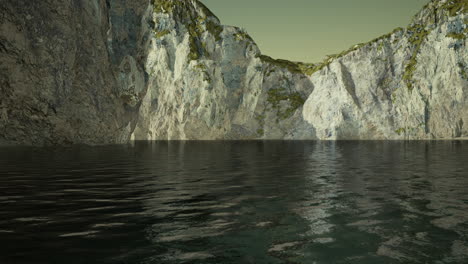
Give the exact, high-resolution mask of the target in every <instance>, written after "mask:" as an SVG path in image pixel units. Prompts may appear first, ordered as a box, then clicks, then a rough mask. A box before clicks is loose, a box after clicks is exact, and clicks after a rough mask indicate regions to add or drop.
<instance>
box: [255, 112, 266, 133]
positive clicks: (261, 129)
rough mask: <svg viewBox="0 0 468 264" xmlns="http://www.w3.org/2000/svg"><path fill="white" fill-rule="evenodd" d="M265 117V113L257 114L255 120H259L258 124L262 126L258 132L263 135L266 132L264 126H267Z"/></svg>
mask: <svg viewBox="0 0 468 264" xmlns="http://www.w3.org/2000/svg"><path fill="white" fill-rule="evenodd" d="M265 118H266V116H265V115H264V114H262V115H255V120H257V122H258V125H259V127H260V128H259V129H257V134H258V135H259V136H263V135H264V134H265V130H264V129H263V127H264V126H265Z"/></svg>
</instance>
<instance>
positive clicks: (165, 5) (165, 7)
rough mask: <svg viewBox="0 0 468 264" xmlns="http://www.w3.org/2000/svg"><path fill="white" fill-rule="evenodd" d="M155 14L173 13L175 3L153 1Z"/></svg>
mask: <svg viewBox="0 0 468 264" xmlns="http://www.w3.org/2000/svg"><path fill="white" fill-rule="evenodd" d="M153 6H154V12H156V13H164V14H167V13H171V12H172V10H173V7H174V2H173V1H169V0H153Z"/></svg>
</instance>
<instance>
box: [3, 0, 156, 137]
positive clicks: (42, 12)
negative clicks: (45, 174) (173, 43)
mask: <svg viewBox="0 0 468 264" xmlns="http://www.w3.org/2000/svg"><path fill="white" fill-rule="evenodd" d="M124 2H130V1H104V0H101V1H99V0H98V1H73V0H49V1H26V0H1V5H0V69H1V70H0V84H1V86H0V87H1V96H0V139H3V140H4V141H8V142H16V143H22V144H37V145H41V144H66V143H87V144H100V143H121V142H126V141H128V139H129V137H130V133H131V131H132V130H133V127H134V124H135V120H136V118H137V109H138V108H137V103H135V102H133V101H134V98H133V94H134V91H138V89H141V87H140V86H141V85H144V82H145V75H144V72H143V71H142V70H141V69H142V66H141V65H142V63H141V61H142V58H141V56H142V54H143V53H142V51H141V50H142V49H141V45H140V42H139V41H138V40H139V38H142V36H141V35H142V33H141V32H140V31H141V29H142V27H143V26H142V23H141V16H142V14H141V13H143V12H144V11H146V8H147V5H146V4H144V2H145V1H132V3H129V4H125V3H124ZM136 2H140V5H137V4H136ZM124 4H125V8H123V5H124ZM132 89H133V90H132Z"/></svg>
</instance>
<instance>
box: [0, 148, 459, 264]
mask: <svg viewBox="0 0 468 264" xmlns="http://www.w3.org/2000/svg"><path fill="white" fill-rule="evenodd" d="M467 171H468V142H460V141H453V142H452V141H445V142H409V143H408V142H406V143H405V142H294V141H293V142H283V141H278V142H275V141H270V142H255V141H251V142H137V143H135V145H128V146H104V147H73V148H61V149H46V148H24V147H4V148H0V175H1V177H0V206H1V210H0V243H1V245H2V247H1V248H0V263H7V264H8V263H142V264H147V263H148V264H149V263H468V173H467Z"/></svg>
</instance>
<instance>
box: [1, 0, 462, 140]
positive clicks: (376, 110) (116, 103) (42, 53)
mask: <svg viewBox="0 0 468 264" xmlns="http://www.w3.org/2000/svg"><path fill="white" fill-rule="evenodd" d="M4 2H6V4H5V5H2V6H1V7H0V10H1V12H2V14H3V15H2V16H0V23H1V27H0V41H1V42H0V44H1V45H0V58H1V60H0V68H1V69H2V71H1V72H0V84H1V93H2V96H1V97H0V142H2V141H4V142H16V143H26V144H57V143H58V144H61V143H88V144H101V143H123V142H127V141H128V140H130V139H137V140H155V139H163V140H166V139H436V138H454V137H467V136H468V104H467V98H468V77H467V71H468V69H467V67H468V64H467V56H468V55H467V52H466V36H467V23H468V22H467V19H468V17H467V15H466V10H467V7H466V6H464V5H466V3H465V2H466V1H464V0H456V1H453V0H452V1H444V0H443V1H432V2H430V3H429V4H428V5H427V6H426V7H425V8H424V9H423V10H422V11H421V12H420V13H419V14H418V15H417V16H416V17H415V18H414V20H413V22H412V23H411V25H410V26H408V28H406V29H397V30H395V31H394V32H392V33H390V34H388V35H385V36H382V37H380V38H377V39H375V40H373V41H371V42H369V43H365V44H358V45H356V46H354V47H352V48H351V49H350V50H348V51H345V52H343V53H342V54H338V55H332V56H330V57H329V58H328V59H327V60H326V61H324V62H322V63H317V64H306V63H297V62H289V61H284V60H273V59H271V58H270V57H268V56H265V55H262V54H261V52H260V50H259V48H258V47H257V45H256V44H255V42H254V40H252V38H251V37H250V36H249V35H248V34H247V33H246V32H245V31H244V30H243V29H240V28H236V27H232V26H223V25H221V24H220V21H219V19H218V18H217V17H216V16H215V15H214V14H212V13H211V12H210V11H209V10H208V9H207V8H206V7H205V6H204V5H203V4H201V3H200V2H199V1H196V0H186V1H181V0H137V1H125V0H107V1H104V0H102V1H78V2H79V3H78V2H77V1H71V0H69V1H62V0H61V1H58V0H55V1H48V2H38V1H36V2H37V3H36V2H34V3H29V1H28V4H26V1H23V0H21V1H17V0H15V1H13V0H5V1H4ZM20 2H24V3H20ZM46 17H47V21H48V22H47V23H46V22H45V18H46Z"/></svg>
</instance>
